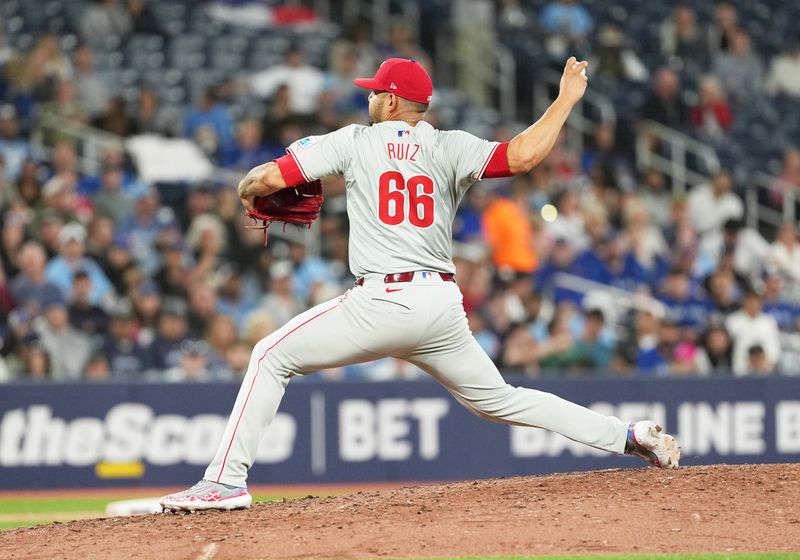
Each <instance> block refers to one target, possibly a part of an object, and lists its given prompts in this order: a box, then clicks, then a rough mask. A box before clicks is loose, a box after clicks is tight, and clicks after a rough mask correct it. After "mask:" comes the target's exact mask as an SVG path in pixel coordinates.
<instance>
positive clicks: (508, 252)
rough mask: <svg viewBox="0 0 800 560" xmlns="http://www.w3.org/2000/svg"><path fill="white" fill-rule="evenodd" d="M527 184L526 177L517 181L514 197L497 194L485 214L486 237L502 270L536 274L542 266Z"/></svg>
mask: <svg viewBox="0 0 800 560" xmlns="http://www.w3.org/2000/svg"><path fill="white" fill-rule="evenodd" d="M527 184H528V183H527V178H526V177H524V176H523V177H519V178H517V179H515V180H514V182H513V183H512V184H511V196H510V197H508V198H506V197H502V196H497V195H496V194H495V195H494V196H493V198H494V200H492V202H491V203H490V204H489V207H488V208H487V209H486V212H484V214H483V223H482V226H483V234H484V237H485V238H486V243H487V244H488V246H489V250H490V251H491V253H492V261H493V262H494V264H495V266H496V267H497V268H498V269H510V270H513V271H516V272H533V271H534V270H536V268H537V266H538V264H539V259H538V257H537V255H536V249H535V246H534V243H533V228H532V226H531V220H530V212H531V209H530V206H529V203H528V200H527V192H526V187H527Z"/></svg>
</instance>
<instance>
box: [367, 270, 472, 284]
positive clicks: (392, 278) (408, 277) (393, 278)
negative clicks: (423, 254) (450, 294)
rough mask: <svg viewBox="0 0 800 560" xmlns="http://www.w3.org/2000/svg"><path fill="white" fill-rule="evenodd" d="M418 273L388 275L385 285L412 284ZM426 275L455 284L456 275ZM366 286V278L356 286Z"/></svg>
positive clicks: (450, 273) (439, 273)
mask: <svg viewBox="0 0 800 560" xmlns="http://www.w3.org/2000/svg"><path fill="white" fill-rule="evenodd" d="M415 274H417V273H416V272H396V273H394V274H387V275H386V276H384V277H383V283H384V284H396V283H397V282H411V281H412V280H413V279H414V275H415ZM426 274H436V275H437V276H438V277H439V278H441V279H442V281H443V282H455V281H456V275H455V274H453V273H452V272H426ZM363 285H364V277H363V276H362V277H360V278H358V279H357V280H356V286H363Z"/></svg>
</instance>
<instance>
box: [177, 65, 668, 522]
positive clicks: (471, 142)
mask: <svg viewBox="0 0 800 560" xmlns="http://www.w3.org/2000/svg"><path fill="white" fill-rule="evenodd" d="M587 66H588V63H587V62H585V61H583V62H577V61H576V60H575V58H574V57H572V58H570V59H569V60H567V63H566V66H565V67H564V73H563V76H562V78H561V84H560V91H559V95H558V97H557V99H556V100H555V101H554V102H553V104H552V105H551V106H550V107H549V108H548V110H547V111H546V112H545V113H544V115H542V117H541V118H540V119H539V120H538V121H537V122H536V123H534V124H533V125H531V126H530V127H529V128H527V129H526V130H524V131H523V132H521V133H519V134H518V135H517V136H515V137H514V138H513V139H512V140H511V141H510V142H504V143H497V142H488V141H486V140H482V139H480V138H476V137H475V136H472V135H471V134H468V133H466V132H463V131H442V130H436V129H435V128H433V127H432V126H431V125H430V124H428V123H427V122H425V120H424V119H425V111H426V110H427V108H428V104H429V103H430V100H431V95H432V89H433V86H432V83H431V79H430V77H429V76H428V74H427V73H426V71H425V70H424V69H423V68H422V66H420V65H419V64H418V63H416V62H414V61H412V60H404V59H398V58H393V59H389V60H386V61H385V62H384V63H383V64H382V65H381V66H380V68H379V69H378V71H377V73H376V74H375V77H373V78H369V79H357V80H355V81H354V83H355V84H356V85H357V86H360V87H363V88H366V89H367V90H369V91H370V93H369V116H370V118H371V120H372V124H371V125H370V126H361V125H350V126H346V127H344V128H341V129H339V130H337V131H335V132H331V133H330V134H325V135H323V136H309V137H307V138H303V139H301V140H298V141H297V142H295V143H294V144H292V145H291V146H289V147H288V148H287V150H286V151H287V154H286V155H285V156H283V157H281V158H279V159H278V160H276V161H274V162H269V163H266V164H263V165H260V166H258V167H256V168H254V169H252V170H251V171H250V172H249V173H248V174H247V176H245V178H244V179H243V180H242V181H241V182H240V184H239V189H238V190H239V196H240V198H241V200H242V203H243V205H244V207H245V209H246V210H247V211H248V212H249V213H250V215H251V216H254V217H257V218H260V219H262V220H264V221H265V222H266V223H268V222H269V221H272V220H274V219H279V220H282V219H284V216H285V215H286V213H283V214H281V215H279V216H278V217H276V216H275V213H274V212H272V213H269V212H268V213H266V215H264V214H263V213H262V214H260V213H259V208H260V207H262V208H263V207H264V204H263V202H264V201H266V202H270V200H269V199H270V198H271V197H273V196H275V195H276V193H282V194H285V193H288V192H291V193H293V194H292V196H296V197H297V198H298V200H300V201H301V203H302V202H307V200H306V199H308V198H309V197H315V196H318V194H319V193H318V184H317V183H316V181H317V180H318V179H319V178H320V177H322V176H324V175H334V174H338V175H342V176H344V179H345V182H346V186H347V214H348V216H349V220H350V241H349V243H350V268H351V270H352V272H353V273H354V275H355V276H356V277H357V278H358V280H357V281H356V285H355V286H354V287H353V288H352V289H350V290H348V291H347V292H346V293H345V294H344V295H342V296H340V297H337V298H335V299H333V300H331V301H328V302H326V303H323V304H320V305H318V306H316V307H314V308H312V309H309V310H308V311H306V312H304V313H302V314H300V315H298V316H297V317H295V318H294V319H292V320H291V321H289V322H288V323H287V324H286V325H284V326H283V327H282V328H280V329H279V330H277V331H276V332H274V333H272V334H270V335H269V336H267V337H266V338H264V339H262V340H261V341H260V342H258V344H256V346H255V348H254V349H253V353H252V356H251V358H250V364H249V367H248V370H247V373H246V375H245V378H244V381H243V382H242V387H241V389H240V391H239V395H238V397H237V398H236V402H235V404H234V406H233V411H232V413H231V416H230V420H229V422H228V426H227V428H226V430H225V433H224V435H223V438H222V441H221V442H220V445H219V450H218V451H217V454H216V456H215V457H214V460H213V461H212V462H211V464H210V465H209V466H208V468H207V469H206V472H205V476H204V477H203V479H202V480H201V481H200V482H198V483H197V484H195V485H194V486H192V487H191V488H190V489H188V490H185V491H183V492H179V493H177V494H172V495H169V496H165V497H164V498H162V499H161V505H162V506H163V507H164V508H165V509H170V510H198V509H225V510H227V509H237V508H246V507H249V506H250V504H251V501H252V498H251V496H250V494H249V493H248V492H247V486H246V479H247V471H248V469H249V468H250V467H251V466H252V465H253V458H254V456H255V453H256V450H257V448H258V445H259V442H260V441H261V439H262V436H263V434H264V430H265V429H266V428H267V426H268V425H269V423H270V421H271V420H272V418H273V417H274V416H275V413H276V411H277V409H278V406H279V404H280V402H281V398H282V397H283V392H284V389H285V388H286V385H287V384H288V383H289V380H291V378H292V377H294V376H296V375H306V374H308V373H312V372H315V371H318V370H320V369H325V368H331V367H337V366H344V365H348V364H354V363H359V362H365V361H369V360H375V359H378V358H382V357H385V356H394V357H397V358H401V359H404V360H407V361H409V362H411V363H412V364H415V365H417V366H419V367H420V368H422V369H423V370H425V371H426V372H428V373H429V374H430V375H431V376H433V377H434V378H435V379H436V380H437V381H439V382H440V383H441V384H442V385H444V387H445V388H446V389H447V390H448V391H449V392H450V393H451V394H452V395H453V397H455V399H456V400H457V401H458V402H460V403H461V404H462V405H464V406H465V407H467V408H468V409H469V410H470V411H472V412H474V413H475V414H477V415H478V416H480V417H482V418H486V419H488V420H493V421H495V422H503V423H506V424H515V425H519V426H533V427H538V428H545V429H548V430H552V431H554V432H558V433H560V434H562V435H564V436H566V437H568V438H570V439H573V440H575V441H579V442H581V443H584V444H586V445H591V446H593V447H596V448H599V449H603V450H605V451H609V452H611V453H618V454H622V453H627V454H631V455H637V456H640V457H642V458H644V459H645V460H647V461H649V462H650V463H651V464H652V465H654V466H656V467H661V468H674V467H677V466H678V460H679V459H680V449H679V448H678V445H677V442H676V441H675V439H674V438H673V437H672V436H669V435H666V434H665V433H663V432H662V431H661V427H660V426H658V425H656V424H655V423H654V422H651V421H640V422H635V423H628V422H623V421H622V420H620V419H618V418H615V417H612V416H604V415H601V414H598V413H596V412H593V411H591V410H589V409H587V408H584V407H582V406H578V405H576V404H573V403H571V402H568V401H565V400H563V399H561V398H559V397H557V396H555V395H552V394H549V393H544V392H541V391H536V390H533V389H526V388H520V387H517V388H515V387H512V386H510V385H508V384H507V383H506V382H505V381H504V380H503V377H502V376H501V375H500V373H499V372H498V370H497V367H496V366H495V364H494V363H493V362H492V361H491V360H490V359H489V357H488V356H487V355H486V354H485V353H484V352H483V350H482V349H481V347H480V346H479V345H478V343H477V342H476V341H475V339H474V338H473V337H472V334H471V333H470V331H469V328H468V326H467V318H466V315H465V313H464V308H463V306H462V296H461V292H460V290H459V288H458V286H457V284H456V283H455V266H454V265H453V259H452V224H453V218H454V216H455V213H456V207H457V206H458V204H459V202H460V201H461V199H462V197H463V196H464V194H465V192H466V191H467V189H468V188H469V187H470V186H471V185H472V184H473V183H475V182H476V181H478V180H480V179H487V178H492V177H508V176H511V175H515V174H518V173H526V172H528V171H529V170H530V169H531V168H532V167H533V166H535V165H536V164H537V163H539V162H540V161H542V159H544V157H545V156H547V154H548V153H549V152H550V150H551V148H552V147H553V144H554V142H555V140H556V137H557V136H558V133H559V131H560V130H561V127H562V126H563V124H564V122H565V121H566V119H567V117H568V115H569V113H570V110H571V109H572V107H573V106H574V105H575V104H576V103H577V102H578V101H579V100H580V99H581V97H582V96H583V94H584V91H585V90H586V85H587V78H586V73H585V68H586V67H587ZM288 204H291V203H288ZM306 206H309V207H312V208H314V209H316V210H315V211H317V212H318V206H319V205H318V204H306ZM268 207H270V208H272V209H273V210H274V208H275V207H281V208H283V207H285V203H284V202H281V203H280V204H276V203H275V201H274V200H273V201H271V204H270V205H268ZM289 214H291V212H289ZM301 221H302V220H301ZM302 223H307V221H306V222H302Z"/></svg>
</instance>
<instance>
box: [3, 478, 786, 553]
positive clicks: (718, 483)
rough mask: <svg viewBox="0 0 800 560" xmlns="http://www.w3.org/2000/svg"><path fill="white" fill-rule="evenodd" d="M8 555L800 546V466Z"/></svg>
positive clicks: (65, 542)
mask: <svg viewBox="0 0 800 560" xmlns="http://www.w3.org/2000/svg"><path fill="white" fill-rule="evenodd" d="M0 550H2V551H3V554H2V556H3V558H13V559H21V558H65V559H73V558H74V559H79V558H80V559H83V558H111V559H117V558H120V559H126V560H128V559H135V558H176V559H182V558H187V559H203V560H212V559H213V560H218V559H234V558H237V559H238V558H297V559H301V558H302V559H305V558H380V557H395V558H397V557H410V556H428V557H430V556H471V555H501V554H505V555H517V556H523V555H551V554H593V553H605V554H609V553H669V552H726V551H736V552H740V551H776V552H777V551H790V550H792V551H798V550H800V465H798V464H781V465H737V466H729V465H719V466H709V467H690V468H681V469H678V470H674V471H663V470H657V469H649V468H648V469H624V470H610V471H600V472H591V473H576V474H562V475H552V476H542V477H520V478H509V479H494V480H480V481H473V482H459V483H453V484H441V485H429V486H417V487H410V488H401V489H399V490H384V491H374V492H358V493H356V494H350V495H346V496H338V497H332V498H315V497H308V498H304V499H296V500H286V501H281V502H270V503H259V504H256V505H254V506H253V508H252V509H250V510H246V511H235V512H224V513H223V512H204V513H193V514H172V513H165V514H158V515H148V516H141V517H115V518H106V519H92V520H82V521H74V522H70V523H66V524H55V525H47V526H42V527H33V528H24V529H11V530H8V531H3V532H0Z"/></svg>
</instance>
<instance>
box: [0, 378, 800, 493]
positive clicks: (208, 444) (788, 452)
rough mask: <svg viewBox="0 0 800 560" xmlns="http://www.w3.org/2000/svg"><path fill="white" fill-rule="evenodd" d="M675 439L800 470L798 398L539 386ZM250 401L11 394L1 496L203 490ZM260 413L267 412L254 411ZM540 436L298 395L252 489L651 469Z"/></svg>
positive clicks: (790, 390) (420, 406) (210, 396)
mask: <svg viewBox="0 0 800 560" xmlns="http://www.w3.org/2000/svg"><path fill="white" fill-rule="evenodd" d="M518 384H519V385H523V386H528V387H531V388H534V389H538V390H543V391H547V392H552V393H555V394H557V395H559V396H561V397H564V398H566V399H568V400H571V401H574V402H577V403H579V404H582V405H585V406H589V407H591V408H593V409H595V410H597V411H600V412H602V413H604V414H612V415H615V416H617V417H619V418H622V419H624V420H636V419H644V418H648V419H653V420H656V421H658V422H661V423H663V425H664V426H665V428H666V429H667V430H668V431H669V432H670V433H673V434H675V435H676V437H677V438H678V440H679V442H680V444H681V446H682V449H683V459H682V461H681V464H682V465H699V464H713V463H774V462H795V461H798V460H800V383H798V382H797V381H796V380H793V379H788V378H767V379H703V380H697V379H656V380H652V379H647V380H644V379H631V380H619V379H590V380H548V381H539V380H526V381H522V382H520V383H518ZM237 390H238V387H237V386H235V385H229V384H190V385H178V384H119V385H115V384H75V385H42V384H37V385H15V384H12V385H0V489H26V488H69V487H84V486H114V485H117V486H133V485H142V486H160V485H184V484H188V483H193V482H196V481H197V480H198V479H200V478H201V477H202V475H203V472H204V469H205V467H206V465H207V464H208V462H209V461H210V460H211V458H212V457H213V455H214V453H215V451H216V448H217V445H218V444H219V441H220V438H221V436H222V433H223V430H224V428H225V424H226V422H227V419H228V414H229V412H230V409H231V406H232V404H233V401H234V399H235V397H236V393H237ZM254 404H257V403H254ZM641 464H642V463H640V462H639V460H638V459H632V458H629V457H618V456H614V455H609V454H607V453H604V452H601V451H597V450H595V449H592V448H589V447H586V446H583V445H580V444H577V443H574V442H572V441H569V440H567V439H566V438H564V437H562V436H559V435H557V434H553V433H551V432H547V431H544V430H539V429H534V428H521V427H511V426H505V425H501V424H494V423H491V422H487V421H485V420H481V419H479V418H478V417H476V416H473V415H472V414H470V413H469V412H468V411H467V410H466V409H464V408H462V407H461V406H460V405H459V404H458V402H457V401H455V400H454V399H453V398H452V397H451V396H450V395H449V394H448V393H447V392H446V391H445V390H444V389H443V388H442V387H441V386H439V385H438V384H437V383H435V382H426V381H415V382H391V383H346V382H345V383H323V382H315V381H310V380H299V381H293V382H292V383H290V385H289V387H288V389H287V391H286V396H285V397H284V400H283V402H282V405H281V408H280V411H279V413H278V415H277V417H276V418H275V421H274V422H273V423H272V425H271V426H270V428H269V429H268V430H267V432H266V434H265V437H264V439H263V440H262V442H261V446H260V448H259V451H258V455H257V459H256V464H255V466H254V467H253V468H252V469H251V471H250V477H249V482H250V483H252V484H258V483H270V484H305V483H309V484H315V483H331V482H342V483H347V482H369V481H415V480H416V481H422V480H464V479H473V478H489V477H498V476H514V475H529V474H545V473H553V472H568V471H579V470H595V469H605V468H614V467H623V466H629V467H630V466H637V467H638V466H641Z"/></svg>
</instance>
